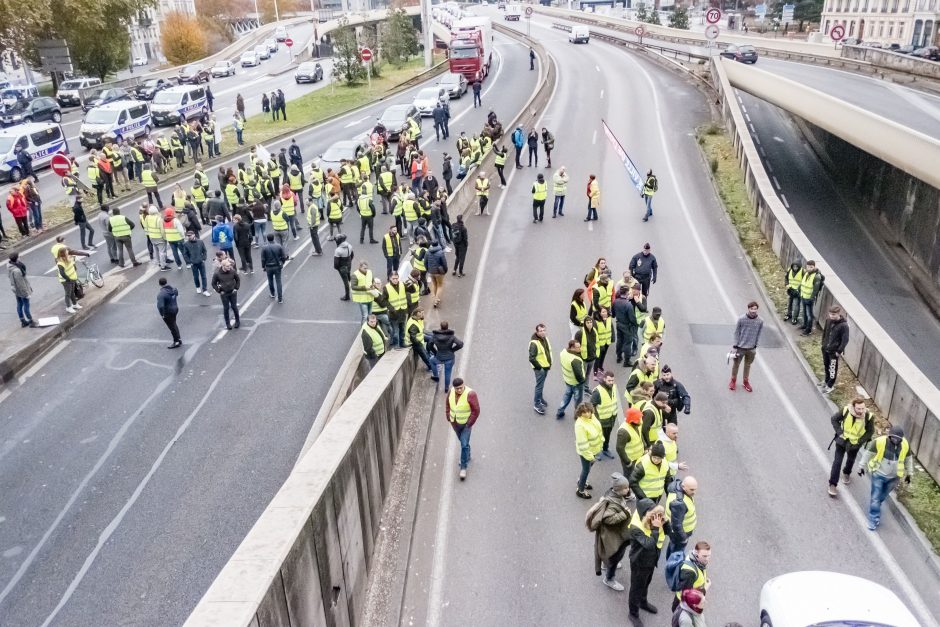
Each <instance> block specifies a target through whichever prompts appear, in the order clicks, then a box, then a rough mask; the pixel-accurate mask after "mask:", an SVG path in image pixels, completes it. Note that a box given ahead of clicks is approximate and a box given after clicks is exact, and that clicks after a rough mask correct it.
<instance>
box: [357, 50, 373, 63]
mask: <svg viewBox="0 0 940 627" xmlns="http://www.w3.org/2000/svg"><path fill="white" fill-rule="evenodd" d="M359 58H360V59H362V60H363V61H371V60H372V51H371V50H370V49H368V48H363V49H362V50H361V51H360V52H359Z"/></svg>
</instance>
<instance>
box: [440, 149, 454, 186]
mask: <svg viewBox="0 0 940 627" xmlns="http://www.w3.org/2000/svg"><path fill="white" fill-rule="evenodd" d="M441 176H442V177H443V179H444V187H446V188H447V193H448V194H453V193H454V189H453V188H452V187H451V186H450V180H451V179H452V178H454V167H453V165H452V164H451V157H450V155H449V154H447V153H446V152H445V153H444V165H442V166H441Z"/></svg>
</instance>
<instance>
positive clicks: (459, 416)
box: [447, 387, 473, 425]
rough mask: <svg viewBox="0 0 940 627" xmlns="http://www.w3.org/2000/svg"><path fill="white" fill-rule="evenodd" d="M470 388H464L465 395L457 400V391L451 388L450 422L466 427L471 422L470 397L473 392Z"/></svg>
mask: <svg viewBox="0 0 940 627" xmlns="http://www.w3.org/2000/svg"><path fill="white" fill-rule="evenodd" d="M472 391H473V390H471V389H470V388H468V387H464V389H463V394H461V395H460V398H459V399H458V398H457V389H456V388H451V389H450V394H448V395H447V403H448V405H450V421H451V422H455V423H457V424H458V425H465V424H467V421H468V420H470V401H469V400H468V399H469V396H470V392H472Z"/></svg>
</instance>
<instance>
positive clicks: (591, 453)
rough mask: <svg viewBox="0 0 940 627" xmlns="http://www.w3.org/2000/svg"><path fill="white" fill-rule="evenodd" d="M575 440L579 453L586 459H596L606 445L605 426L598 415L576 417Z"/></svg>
mask: <svg viewBox="0 0 940 627" xmlns="http://www.w3.org/2000/svg"><path fill="white" fill-rule="evenodd" d="M574 441H575V448H576V449H577V451H578V455H580V456H581V457H583V458H584V459H594V458H595V457H597V455H598V454H599V453H600V452H601V449H602V448H603V447H604V428H603V427H602V426H601V423H600V421H599V420H598V419H597V416H595V415H594V414H591V417H590V418H575V421H574Z"/></svg>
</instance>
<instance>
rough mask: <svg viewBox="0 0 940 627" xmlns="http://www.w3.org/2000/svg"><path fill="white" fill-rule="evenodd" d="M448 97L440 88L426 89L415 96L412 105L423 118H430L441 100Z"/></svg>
mask: <svg viewBox="0 0 940 627" xmlns="http://www.w3.org/2000/svg"><path fill="white" fill-rule="evenodd" d="M446 99H447V96H446V95H445V92H444V90H443V89H442V88H440V87H425V88H424V89H422V90H421V91H419V92H418V94H417V95H416V96H415V98H414V101H412V103H411V104H413V105H414V106H415V108H416V109H417V110H418V114H419V115H421V117H425V118H427V117H430V116H431V115H433V113H434V107H436V106H437V103H438V102H440V101H441V100H446Z"/></svg>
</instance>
